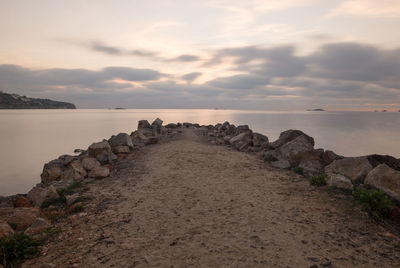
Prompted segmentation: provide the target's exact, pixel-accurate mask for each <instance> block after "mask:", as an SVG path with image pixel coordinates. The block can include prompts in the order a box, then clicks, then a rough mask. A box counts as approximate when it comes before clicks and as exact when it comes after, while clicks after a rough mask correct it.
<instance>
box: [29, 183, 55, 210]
mask: <svg viewBox="0 0 400 268" xmlns="http://www.w3.org/2000/svg"><path fill="white" fill-rule="evenodd" d="M58 197H59V195H58V193H57V190H56V188H55V187H54V186H53V185H50V186H48V187H40V186H35V187H33V188H32V189H31V190H30V191H29V192H28V199H29V200H30V201H31V202H32V204H33V205H34V206H36V207H41V206H42V204H43V203H44V202H46V201H51V200H54V199H57V198H58Z"/></svg>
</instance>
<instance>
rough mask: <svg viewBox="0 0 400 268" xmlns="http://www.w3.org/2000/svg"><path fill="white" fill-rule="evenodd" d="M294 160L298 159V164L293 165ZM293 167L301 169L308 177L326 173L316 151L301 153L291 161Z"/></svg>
mask: <svg viewBox="0 0 400 268" xmlns="http://www.w3.org/2000/svg"><path fill="white" fill-rule="evenodd" d="M293 159H296V161H294V162H296V163H293V162H292V161H293ZM289 162H291V164H292V165H291V166H292V167H296V166H297V167H300V168H302V169H303V172H304V174H305V175H306V176H313V175H315V174H321V173H323V171H324V164H323V162H322V160H321V158H320V157H319V155H318V153H317V152H316V151H307V152H303V153H299V154H297V155H296V156H294V157H293V158H292V159H290V161H289Z"/></svg>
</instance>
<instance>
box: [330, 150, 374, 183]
mask: <svg viewBox="0 0 400 268" xmlns="http://www.w3.org/2000/svg"><path fill="white" fill-rule="evenodd" d="M371 170H372V166H371V164H370V163H369V161H368V159H367V158H366V157H365V156H361V157H345V158H343V159H339V160H335V161H333V162H332V163H331V164H330V165H328V166H326V167H325V173H334V174H341V175H344V176H346V177H347V178H349V179H351V180H352V181H353V182H356V183H363V182H364V179H365V177H366V176H367V174H368V173H369V172H370V171H371Z"/></svg>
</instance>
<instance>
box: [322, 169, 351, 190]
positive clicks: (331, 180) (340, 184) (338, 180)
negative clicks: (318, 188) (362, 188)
mask: <svg viewBox="0 0 400 268" xmlns="http://www.w3.org/2000/svg"><path fill="white" fill-rule="evenodd" d="M326 175H327V180H326V184H327V185H328V186H334V187H337V188H341V189H347V190H353V189H354V186H353V183H352V182H351V180H349V179H348V178H346V177H345V176H343V175H340V174H334V173H328V174H326Z"/></svg>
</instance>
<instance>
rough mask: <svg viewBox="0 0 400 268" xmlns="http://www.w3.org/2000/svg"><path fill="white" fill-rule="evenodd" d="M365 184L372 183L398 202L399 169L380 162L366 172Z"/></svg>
mask: <svg viewBox="0 0 400 268" xmlns="http://www.w3.org/2000/svg"><path fill="white" fill-rule="evenodd" d="M364 183H365V184H369V185H372V186H374V187H376V188H378V189H380V190H382V191H384V192H385V193H386V194H387V195H389V196H391V197H393V198H394V199H395V200H397V201H398V202H400V171H397V170H395V169H392V168H390V167H389V166H387V165H386V164H380V165H379V166H377V167H376V168H374V169H373V170H372V171H371V172H369V173H368V176H367V177H366V179H365V181H364Z"/></svg>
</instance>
